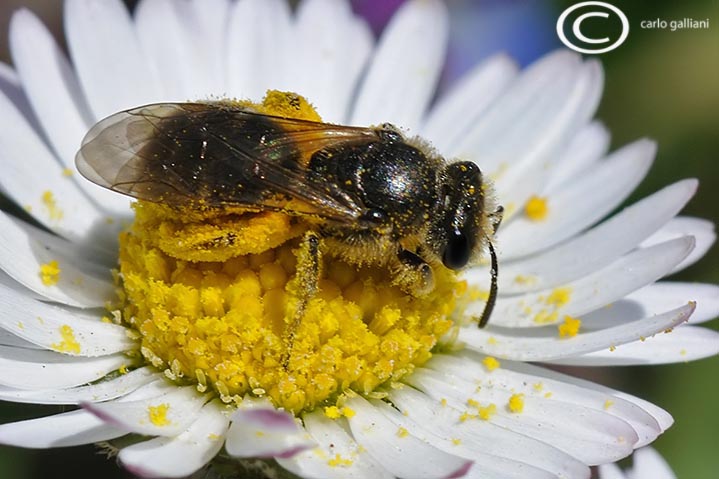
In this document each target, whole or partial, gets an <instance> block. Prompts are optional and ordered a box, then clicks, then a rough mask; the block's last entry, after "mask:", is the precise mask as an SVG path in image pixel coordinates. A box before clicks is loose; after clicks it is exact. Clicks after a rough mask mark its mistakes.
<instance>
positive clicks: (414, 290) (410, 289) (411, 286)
mask: <svg viewBox="0 0 719 479" xmlns="http://www.w3.org/2000/svg"><path fill="white" fill-rule="evenodd" d="M393 269H394V270H395V271H393V273H394V279H393V283H394V284H396V285H397V286H399V287H400V288H401V289H402V290H403V291H405V292H407V293H409V294H411V295H413V296H424V295H425V294H428V293H429V292H431V291H432V290H433V289H434V272H433V271H432V267H431V266H430V265H429V264H427V262H426V261H425V260H423V259H422V257H420V256H419V255H418V254H416V253H413V252H411V251H409V250H406V249H404V248H400V249H399V251H398V252H397V263H396V265H395V266H394V268H393Z"/></svg>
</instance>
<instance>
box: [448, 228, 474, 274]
mask: <svg viewBox="0 0 719 479" xmlns="http://www.w3.org/2000/svg"><path fill="white" fill-rule="evenodd" d="M471 253H472V248H471V247H470V244H469V241H468V239H467V236H466V235H464V234H462V233H461V232H459V231H455V232H454V233H452V234H450V236H449V240H448V241H447V246H445V248H444V252H443V253H442V263H443V264H444V265H445V266H446V267H447V268H449V269H455V270H456V269H461V268H464V267H465V266H466V265H467V263H468V262H469V257H470V255H471Z"/></svg>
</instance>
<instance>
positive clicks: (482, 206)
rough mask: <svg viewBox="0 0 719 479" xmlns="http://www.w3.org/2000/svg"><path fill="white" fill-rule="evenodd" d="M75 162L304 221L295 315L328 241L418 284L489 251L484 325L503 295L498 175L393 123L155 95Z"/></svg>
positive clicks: (310, 290)
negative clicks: (450, 156) (347, 121)
mask: <svg viewBox="0 0 719 479" xmlns="http://www.w3.org/2000/svg"><path fill="white" fill-rule="evenodd" d="M76 164H77V167H78V169H79V171H80V173H81V174H82V175H83V176H85V177H86V178H87V179H89V180H90V181H92V182H94V183H96V184H98V185H100V186H103V187H105V188H108V189H110V190H112V191H116V192H119V193H122V194H125V195H128V196H131V197H133V198H137V199H140V200H146V201H150V202H157V203H163V204H167V205H171V206H173V207H177V208H182V207H185V208H192V207H197V205H200V204H201V205H203V207H209V208H226V207H233V208H240V209H241V210H242V211H247V212H264V211H274V212H281V213H283V214H287V215H290V216H292V217H295V218H296V219H297V221H304V222H306V223H307V224H308V225H309V227H308V233H307V234H306V235H305V237H304V239H303V242H304V244H305V245H306V246H305V248H306V251H307V252H308V254H307V257H308V258H309V259H308V261H309V263H310V264H309V265H306V266H307V267H303V268H299V267H298V272H300V271H301V272H302V273H301V276H300V278H299V280H300V282H301V283H300V284H301V285H302V287H303V291H304V292H305V293H304V294H305V298H304V299H303V300H302V304H301V305H300V307H299V309H300V311H299V312H298V313H297V318H298V319H297V320H296V321H299V318H301V315H302V312H301V310H302V308H303V307H304V305H305V304H306V302H307V301H308V300H309V299H310V298H311V297H312V296H313V295H314V294H315V293H316V292H317V290H318V281H319V276H320V262H321V254H328V253H329V254H332V255H334V256H338V257H340V258H342V259H344V260H345V261H347V262H349V263H352V264H356V265H367V264H371V265H376V266H379V267H385V268H388V270H389V271H390V272H391V274H392V277H393V283H394V284H396V285H398V286H399V287H400V288H401V289H402V290H404V291H405V292H407V293H409V294H412V295H415V296H422V295H424V294H426V293H428V292H429V291H431V290H432V289H433V287H434V280H433V268H436V267H442V266H444V267H446V268H449V269H452V270H459V269H462V268H464V267H465V266H467V265H471V264H475V263H477V261H478V260H479V259H481V258H482V257H483V256H484V255H486V254H487V253H488V254H489V258H490V262H491V271H490V274H491V287H490V292H489V298H488V300H487V303H486V305H485V307H484V310H483V312H482V315H481V317H480V318H478V325H479V327H483V326H484V325H485V324H486V323H487V321H488V320H489V317H490V315H491V312H492V309H493V307H494V303H495V301H496V296H497V269H498V268H497V256H496V254H495V250H494V247H493V244H492V240H493V238H494V234H495V232H496V230H497V227H498V226H499V224H500V222H501V219H502V208H501V207H497V206H495V203H494V199H493V196H492V193H491V184H490V183H489V182H488V181H487V180H486V179H485V178H484V177H483V176H482V172H481V171H480V169H479V167H477V165H476V164H475V163H473V162H470V161H457V162H447V161H445V160H444V159H443V158H442V157H441V156H439V155H438V154H437V153H436V152H435V151H434V150H433V149H432V148H430V147H429V145H428V143H426V142H424V141H423V140H421V139H419V138H408V137H406V136H405V135H404V134H403V133H402V132H401V131H400V130H399V129H398V128H396V127H394V126H393V125H391V124H388V123H385V124H382V125H379V126H376V127H367V128H364V127H355V126H341V125H334V124H329V123H321V122H315V121H308V120H302V119H296V118H288V117H280V116H272V115H266V114H261V113H258V112H257V111H256V110H254V109H253V108H252V107H249V106H245V105H242V104H238V103H231V102H226V101H217V102H197V103H158V104H151V105H146V106H141V107H138V108H134V109H131V110H127V111H123V112H120V113H117V114H114V115H112V116H110V117H108V118H105V119H104V120H102V121H100V122H99V123H97V124H96V125H95V126H94V127H92V128H91V129H90V131H89V132H88V133H87V135H86V136H85V138H84V140H83V142H82V146H81V148H80V150H79V152H78V154H77V157H76ZM323 251H324V252H326V253H322V252H323ZM298 274H300V273H298Z"/></svg>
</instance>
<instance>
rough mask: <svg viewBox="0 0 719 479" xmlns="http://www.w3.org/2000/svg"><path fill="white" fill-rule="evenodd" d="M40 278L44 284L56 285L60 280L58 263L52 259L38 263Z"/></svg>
mask: <svg viewBox="0 0 719 479" xmlns="http://www.w3.org/2000/svg"><path fill="white" fill-rule="evenodd" d="M40 280H41V281H42V284H44V285H45V286H53V285H56V284H57V282H58V281H59V280H60V265H59V264H58V262H57V261H55V260H52V261H50V262H49V263H45V264H41V265H40Z"/></svg>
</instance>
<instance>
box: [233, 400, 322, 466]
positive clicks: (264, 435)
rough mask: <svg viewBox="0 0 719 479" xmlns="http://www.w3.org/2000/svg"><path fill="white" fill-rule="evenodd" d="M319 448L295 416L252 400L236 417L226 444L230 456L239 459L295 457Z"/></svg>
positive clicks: (245, 402) (238, 410)
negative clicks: (316, 447)
mask: <svg viewBox="0 0 719 479" xmlns="http://www.w3.org/2000/svg"><path fill="white" fill-rule="evenodd" d="M315 445H316V444H315V442H314V441H313V440H312V438H310V436H309V435H308V434H307V432H306V431H304V430H303V429H302V427H300V426H299V425H298V424H297V422H296V421H295V419H294V417H293V416H292V415H291V414H289V413H287V412H285V411H280V410H277V409H275V408H274V407H273V406H272V405H271V404H269V402H266V401H261V400H257V401H252V400H249V399H245V401H243V402H242V404H240V406H239V407H238V409H237V411H235V413H234V414H233V416H232V424H231V425H230V430H229V431H228V432H227V439H226V441H225V448H226V449H227V452H228V454H230V455H231V456H235V457H292V456H294V455H295V454H298V453H300V452H302V451H304V450H307V449H312V448H313V447H315Z"/></svg>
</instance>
